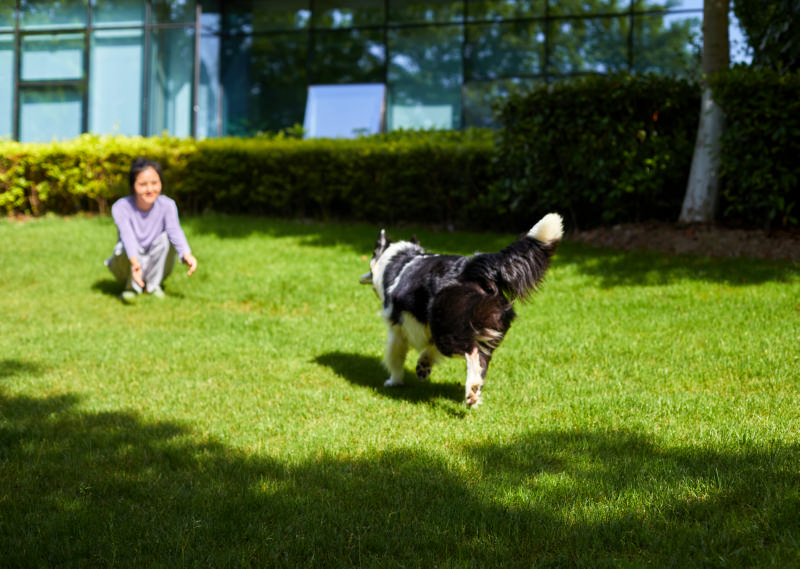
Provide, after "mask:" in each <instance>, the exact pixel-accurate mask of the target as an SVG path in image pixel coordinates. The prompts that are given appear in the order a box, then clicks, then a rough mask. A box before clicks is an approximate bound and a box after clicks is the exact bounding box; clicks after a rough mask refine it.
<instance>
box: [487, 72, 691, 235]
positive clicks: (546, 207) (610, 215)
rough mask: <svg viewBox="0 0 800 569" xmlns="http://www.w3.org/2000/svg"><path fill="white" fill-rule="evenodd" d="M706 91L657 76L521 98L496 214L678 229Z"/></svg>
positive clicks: (506, 140)
mask: <svg viewBox="0 0 800 569" xmlns="http://www.w3.org/2000/svg"><path fill="white" fill-rule="evenodd" d="M699 109H700V90H699V88H698V87H697V85H695V84H693V83H690V82H688V81H683V80H675V79H669V78H665V77H659V76H655V75H647V76H632V75H612V76H589V77H584V78H581V79H577V80H574V81H569V82H563V83H558V84H556V85H552V86H549V87H544V88H538V89H535V90H532V91H530V92H527V93H521V94H517V95H513V96H512V97H510V98H509V100H508V102H507V103H506V104H505V105H504V106H503V107H502V109H501V112H500V120H501V123H502V127H503V128H502V129H501V131H500V137H499V142H498V170H497V173H498V178H497V181H496V183H495V185H494V187H493V191H492V194H491V200H490V201H491V203H492V206H493V207H494V208H495V209H498V210H500V211H504V212H507V214H508V215H509V216H511V217H514V218H524V219H534V218H537V217H538V216H540V215H541V214H543V213H545V212H547V211H550V210H556V211H562V212H564V213H566V214H567V215H568V217H569V221H570V222H571V224H572V225H573V226H576V227H583V228H585V227H591V226H595V225H600V224H611V223H621V222H626V221H640V220H646V219H653V218H655V219H667V220H670V221H673V220H677V218H678V215H679V213H680V208H681V204H682V200H683V196H684V194H685V192H686V183H687V179H688V175H689V169H690V166H691V160H692V153H693V150H694V140H695V137H696V134H697V124H698V122H699V114H698V113H699Z"/></svg>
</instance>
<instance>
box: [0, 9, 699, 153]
mask: <svg viewBox="0 0 800 569" xmlns="http://www.w3.org/2000/svg"><path fill="white" fill-rule="evenodd" d="M701 21H702V0H677V1H676V0H669V1H667V0H664V1H657V0H656V1H650V0H238V1H237V0H231V1H220V0H211V1H206V0H200V1H195V0H59V1H47V0H0V137H7V138H12V139H15V140H20V141H23V142H29V141H49V140H52V139H54V138H57V139H62V140H63V139H69V138H72V137H75V136H77V135H79V134H81V133H84V132H93V133H97V134H114V133H118V134H123V135H131V136H133V135H145V136H151V135H160V134H162V133H164V132H166V133H169V134H170V135H174V136H178V137H188V136H194V137H198V138H204V137H218V136H247V135H252V134H255V133H257V132H263V131H277V130H281V129H286V128H290V127H292V126H293V125H297V124H303V120H304V114H305V109H306V103H307V98H308V92H309V87H311V86H315V85H354V84H355V85H362V84H370V85H375V84H380V85H384V86H385V113H384V119H383V120H384V124H385V128H386V129H387V130H394V129H397V128H418V127H425V128H452V129H458V128H463V127H468V126H473V125H477V126H482V125H490V124H492V111H491V103H492V101H493V100H494V97H495V96H497V95H502V94H504V93H507V92H508V91H509V90H510V89H513V88H516V87H517V86H525V85H530V84H535V83H537V82H549V81H554V80H557V79H559V78H562V77H568V76H574V75H580V74H585V73H593V72H601V73H605V72H609V71H613V70H632V71H637V72H644V71H658V72H665V73H684V72H686V71H687V70H691V68H692V67H693V66H694V67H695V68H696V65H697V55H696V54H697V50H698V47H697V42H698V37H699V33H700V24H701Z"/></svg>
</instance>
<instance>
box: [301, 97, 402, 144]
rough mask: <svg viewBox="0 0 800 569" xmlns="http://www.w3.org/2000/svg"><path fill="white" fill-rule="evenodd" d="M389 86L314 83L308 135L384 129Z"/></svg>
mask: <svg viewBox="0 0 800 569" xmlns="http://www.w3.org/2000/svg"><path fill="white" fill-rule="evenodd" d="M385 98H386V86H385V85H382V84H377V85H376V84H358V85H312V86H311V87H309V88H308V100H307V101H306V116H305V120H304V121H303V129H304V130H305V137H306V138H355V137H357V136H359V135H365V134H378V133H380V132H383V113H384V108H385Z"/></svg>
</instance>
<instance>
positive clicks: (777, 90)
mask: <svg viewBox="0 0 800 569" xmlns="http://www.w3.org/2000/svg"><path fill="white" fill-rule="evenodd" d="M712 87H713V89H714V92H715V96H716V98H717V100H718V101H719V103H720V104H721V105H722V107H723V109H724V110H725V112H726V115H727V130H726V133H725V135H724V137H723V150H722V156H721V162H722V163H721V171H720V176H721V181H722V188H721V200H720V212H721V213H720V218H721V220H722V221H727V222H730V223H737V224H745V225H749V226H759V227H761V226H772V227H797V225H798V217H800V216H798V208H800V206H798V205H797V204H798V201H800V189H799V188H798V186H799V184H798V180H799V179H800V164H799V163H798V161H797V156H800V76H798V75H797V74H794V75H779V74H778V73H775V72H773V71H755V70H752V69H746V68H738V69H733V70H731V71H730V72H727V73H723V74H720V75H718V76H717V77H715V79H714V81H713V82H712ZM699 109H700V88H699V86H698V85H696V84H694V83H690V82H687V81H682V80H675V79H669V78H664V77H659V76H655V75H646V76H631V75H612V76H592V77H586V78H582V79H578V80H575V81H570V82H564V83H559V84H557V85H553V86H549V87H545V88H539V89H534V90H532V91H529V92H525V93H520V94H516V95H513V96H511V97H509V98H508V99H507V100H506V101H505V102H504V104H503V105H502V106H501V107H500V108H499V118H500V120H501V123H502V125H503V128H502V129H500V130H499V131H497V132H493V131H489V130H480V129H475V130H469V131H436V132H431V131H426V132H396V133H390V134H386V135H379V136H371V137H363V138H358V139H355V140H329V139H313V140H301V139H298V138H296V137H292V136H287V135H285V134H278V135H273V136H265V137H260V138H251V139H238V138H227V139H207V140H203V141H195V140H191V139H180V140H179V139H175V138H169V137H161V138H150V139H145V138H124V137H103V136H93V135H84V136H81V137H79V138H77V139H75V140H72V141H68V142H63V143H49V144H20V143H16V142H2V141H0V211H4V212H6V213H7V214H14V213H30V214H33V215H41V214H43V213H45V212H48V211H52V212H55V213H60V214H69V213H75V212H77V211H99V212H101V213H106V212H108V209H109V206H110V204H111V203H113V201H114V200H116V199H117V198H119V197H121V196H124V195H127V193H128V187H127V172H128V168H129V165H130V163H131V160H132V159H133V158H135V157H136V156H148V157H151V158H153V159H155V160H158V161H159V162H161V163H162V165H163V166H164V185H165V193H166V194H167V195H169V196H171V197H173V198H175V199H176V200H177V201H178V203H179V206H180V207H181V211H182V212H185V213H199V212H203V211H208V210H210V211H217V212H225V213H255V214H267V215H275V216H282V217H293V218H299V217H311V218H318V219H326V218H336V219H350V220H360V221H370V222H374V223H381V224H397V223H399V222H409V221H411V222H420V223H433V224H447V225H453V226H458V227H470V228H472V229H486V228H491V229H504V230H511V231H517V230H522V229H524V228H525V227H527V225H528V224H530V223H531V222H532V220H535V219H538V217H539V216H541V215H542V214H543V213H545V212H547V211H559V212H561V213H562V214H564V215H565V216H566V217H567V220H568V223H569V225H571V226H572V228H575V227H578V228H586V227H591V226H595V225H600V224H612V223H623V222H631V221H640V220H651V219H657V220H663V221H675V220H677V219H678V215H679V213H680V208H681V204H682V202H683V197H684V194H685V191H686V182H687V179H688V175H689V169H690V165H691V160H692V154H693V151H694V143H695V138H696V134H697V133H696V129H697V123H698V120H699Z"/></svg>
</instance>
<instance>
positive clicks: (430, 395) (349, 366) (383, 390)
mask: <svg viewBox="0 0 800 569" xmlns="http://www.w3.org/2000/svg"><path fill="white" fill-rule="evenodd" d="M314 362H315V363H317V364H320V365H323V366H325V367H328V368H330V369H331V370H332V371H333V372H334V373H335V374H336V375H338V376H339V377H342V378H344V379H346V380H347V381H349V382H350V383H352V384H354V385H358V386H360V387H364V388H367V389H370V390H372V391H374V392H376V393H380V394H381V395H383V396H385V397H388V398H390V399H395V400H402V401H408V402H410V403H424V404H429V405H436V404H438V403H439V402H441V401H442V400H444V401H452V402H455V403H462V402H463V400H464V388H463V386H461V385H459V384H458V383H437V382H436V381H419V380H417V378H416V377H414V376H413V374H411V373H409V372H406V377H405V384H404V385H402V386H399V387H384V386H383V382H384V381H386V378H387V371H386V368H385V367H383V365H382V364H381V362H380V360H378V359H377V358H373V357H368V356H364V355H361V354H347V353H344V352H331V353H328V354H323V355H320V356H317V357H316V358H314ZM448 412H449V413H450V414H452V415H454V416H457V417H464V416H466V411H465V409H463V408H459V409H454V408H451V406H448Z"/></svg>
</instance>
